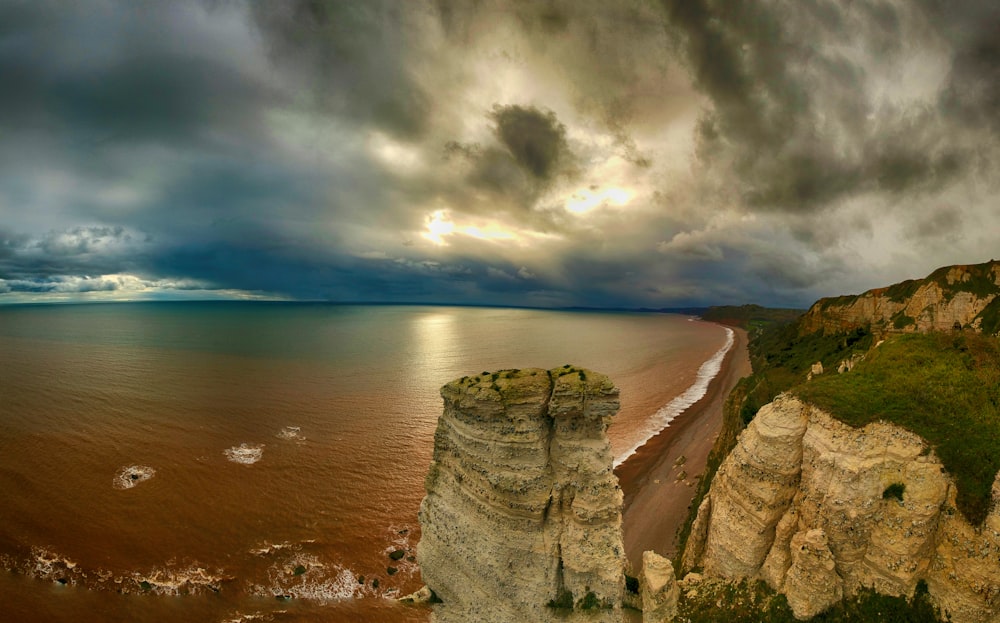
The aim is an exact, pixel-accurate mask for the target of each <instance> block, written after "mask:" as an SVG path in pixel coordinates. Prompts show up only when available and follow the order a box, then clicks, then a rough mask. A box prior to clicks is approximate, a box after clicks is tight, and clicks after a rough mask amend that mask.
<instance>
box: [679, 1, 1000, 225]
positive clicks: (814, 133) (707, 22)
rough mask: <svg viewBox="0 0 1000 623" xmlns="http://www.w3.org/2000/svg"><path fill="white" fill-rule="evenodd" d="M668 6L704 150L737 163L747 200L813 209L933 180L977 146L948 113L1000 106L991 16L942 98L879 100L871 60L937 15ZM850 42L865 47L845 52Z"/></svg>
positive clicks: (871, 9) (888, 65)
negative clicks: (699, 112) (698, 96)
mask: <svg viewBox="0 0 1000 623" xmlns="http://www.w3.org/2000/svg"><path fill="white" fill-rule="evenodd" d="M663 6H664V9H665V11H666V13H667V16H668V19H669V20H670V23H671V24H672V25H673V26H675V27H676V30H675V31H674V32H675V36H676V37H677V41H678V45H679V47H680V49H681V54H682V57H683V58H684V59H685V62H686V63H687V64H688V65H689V66H690V68H691V71H692V75H693V77H694V79H695V84H696V85H697V86H698V87H699V88H700V89H701V90H702V91H703V92H705V93H706V94H707V95H708V96H709V97H710V98H711V102H712V109H711V110H710V111H708V113H707V114H706V116H705V118H704V119H703V120H702V123H701V125H700V128H699V138H700V141H701V145H700V149H701V152H700V153H701V154H702V156H703V157H704V158H705V159H706V160H707V161H709V162H713V163H715V164H718V165H721V166H723V167H727V166H731V167H732V171H733V172H735V174H736V175H737V176H738V179H739V181H740V183H741V185H742V192H743V196H744V197H745V199H746V200H747V201H748V202H749V204H750V205H752V206H757V207H760V208H769V209H773V208H778V209H788V210H816V209H819V208H821V207H823V206H825V205H827V204H829V203H830V202H833V201H836V200H838V199H841V198H844V197H850V196H854V195H858V194H861V193H865V192H872V191H886V192H889V193H897V194H898V193H903V192H907V191H914V192H926V191H928V190H938V189H941V188H943V187H944V186H946V185H947V184H949V183H950V182H952V181H953V180H955V179H956V177H957V176H959V175H960V174H961V173H962V172H963V170H964V168H965V167H966V166H967V165H968V164H969V163H970V162H972V157H971V156H972V152H974V151H976V150H977V147H976V146H975V145H972V144H970V141H969V140H968V137H967V135H966V134H965V133H964V132H961V131H960V132H955V130H956V129H958V128H954V127H952V126H950V125H949V122H948V118H949V114H954V113H956V112H961V114H963V116H966V117H968V118H974V117H975V114H980V115H991V116H992V115H993V114H994V111H995V110H996V109H997V106H996V105H995V104H996V103H997V99H996V97H997V93H996V92H993V91H995V90H996V89H995V88H993V85H996V84H997V83H998V82H1000V81H998V80H997V74H996V71H997V70H996V67H997V65H996V63H991V60H992V58H993V54H994V52H995V51H996V47H995V46H996V43H995V40H996V37H995V36H994V35H995V26H996V22H995V21H993V22H992V25H991V23H990V21H987V22H986V23H983V24H980V25H979V26H978V27H977V28H976V29H975V32H976V34H975V35H974V36H973V40H974V41H976V42H977V43H974V44H972V45H970V46H969V48H968V49H967V50H964V51H960V52H959V53H958V54H956V55H955V57H954V59H953V62H954V65H953V67H952V70H951V79H950V82H951V84H952V85H955V86H952V87H951V88H949V90H948V91H946V93H945V97H944V100H943V101H942V102H940V103H935V102H933V100H932V101H931V102H930V103H928V102H926V101H920V100H917V101H913V102H912V103H903V104H901V105H896V104H892V103H889V102H891V101H893V100H897V101H898V100H899V99H900V98H896V97H892V94H891V93H890V94H889V95H890V98H889V100H888V101H887V102H885V103H878V102H876V101H873V99H872V94H871V89H872V88H873V87H872V81H875V80H877V79H878V78H877V76H878V75H880V72H883V73H886V72H887V73H889V74H892V73H893V72H895V73H896V74H898V73H902V72H903V71H904V67H905V66H906V63H907V61H908V58H907V55H908V54H912V53H913V49H912V48H918V49H919V48H921V47H922V46H924V45H933V37H934V36H935V33H934V32H933V29H934V28H935V26H936V25H935V24H934V23H933V22H932V20H933V19H935V17H932V16H929V15H927V14H926V13H923V12H920V11H919V10H917V9H915V8H914V7H913V6H912V5H908V4H902V3H893V2H887V1H879V0H873V1H870V2H865V1H859V2H852V3H830V2H822V1H820V0H816V1H812V2H801V3H741V4H739V5H738V6H732V5H731V4H725V5H722V4H720V3H716V2H711V1H709V0H694V1H688V0H683V1H681V0H664V2H663ZM950 10H951V5H949V11H950ZM957 12H958V13H959V14H962V13H963V12H962V11H961V10H959V11H957ZM940 17H943V18H945V19H946V22H945V24H948V23H950V22H954V21H955V17H953V16H944V15H941V16H940ZM942 28H946V26H943V27H942ZM921 39H926V44H925V42H924V41H922V40H921ZM904 43H905V44H906V45H907V46H909V47H907V48H904ZM851 47H853V48H854V50H855V51H864V52H867V54H864V56H860V57H859V56H858V55H857V54H851V53H850V51H851V50H850V48H851ZM931 79H932V78H929V79H928V80H931ZM915 82H916V84H915V86H916V87H917V88H920V87H921V86H927V87H928V88H930V87H931V86H933V85H921V84H919V81H918V80H915ZM959 84H961V85H962V87H958V86H957V85H959ZM972 85H976V86H975V87H972ZM984 85H989V86H984ZM887 86H888V85H887ZM907 86H909V85H907ZM969 87H972V88H969ZM958 93H962V95H961V96H959V95H957V94H958ZM903 101H904V102H905V100H903ZM935 104H936V105H935Z"/></svg>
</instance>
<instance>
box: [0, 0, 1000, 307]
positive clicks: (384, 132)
mask: <svg viewBox="0 0 1000 623" xmlns="http://www.w3.org/2000/svg"><path fill="white" fill-rule="evenodd" d="M998 29H1000V9H998V8H997V7H996V6H995V3H990V2H986V1H985V0H984V1H972V0H959V1H958V2H951V3H941V2H938V1H937V0H920V1H918V2H903V1H897V0H855V1H853V2H850V3H843V2H834V1H832V0H806V1H801V0H794V1H793V0H780V1H778V2H744V3H738V4H733V3H731V2H723V1H722V0H660V1H659V2H648V1H645V0H615V1H612V2H604V1H597V0H582V1H581V0H577V1H570V0H552V1H549V2H544V3H525V2H512V1H507V0H482V1H480V2H475V3H470V2H453V1H451V0H436V1H432V0H427V1H415V2H396V1H390V0H384V1H379V0H375V1H371V2H364V3H357V2H342V1H336V0H294V1H289V2H239V1H234V2H218V1H214V0H212V1H209V0H205V1H197V0H181V1H179V2H171V3H156V2H145V1H143V2H125V1H121V2H118V1H112V2H105V3H100V4H95V5H92V6H82V5H76V4H66V3H56V2H31V3H28V2H17V1H13V0H12V1H9V2H2V1H0V82H2V84H3V85H4V97H2V98H0V301H11V302H14V301H24V300H50V299H58V300H72V299H73V297H74V296H77V297H80V298H85V299H94V300H101V299H115V298H171V297H181V298H193V297H213V298H216V297H265V298H291V299H309V300H316V299H318V300H334V301H410V302H456V303H484V304H515V305H541V306H561V305H590V306H599V307H602V306H616V307H617V306H644V307H664V306H686V305H700V304H713V303H742V302H757V303H761V304H770V305H807V304H808V303H810V302H811V301H812V300H813V299H815V298H816V297H818V296H823V295H829V294H838V293H845V292H856V291H859V290H862V289H865V288H868V287H873V286H877V285H882V284H886V283H891V282H893V281H898V280H901V279H904V278H910V277H918V276H922V275H924V274H926V273H928V272H930V271H931V270H933V269H934V268H936V267H937V266H941V265H945V264H951V263H969V262H978V261H983V260H986V259H989V258H990V257H992V256H995V255H996V253H995V247H996V239H997V233H998V232H1000V205H998V199H997V197H998V196H1000V195H998V193H1000V178H998V175H997V173H996V172H997V170H998V167H997V165H998V163H1000V162H998V159H1000V70H998V67H1000V63H998V61H1000V42H998V40H997V37H996V33H997V32H998Z"/></svg>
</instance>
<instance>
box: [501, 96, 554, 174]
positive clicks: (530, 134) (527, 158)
mask: <svg viewBox="0 0 1000 623" xmlns="http://www.w3.org/2000/svg"><path fill="white" fill-rule="evenodd" d="M490 118H491V119H492V120H493V121H494V122H495V123H496V128H495V132H496V136H497V139H499V141H500V142H501V143H502V144H503V145H504V146H505V147H506V148H507V149H508V150H509V151H510V154H511V156H513V157H514V161H515V162H517V164H518V165H520V166H521V167H522V168H523V169H524V170H525V171H527V172H528V173H530V174H531V175H532V176H533V177H534V178H535V179H537V180H539V181H542V182H547V181H549V180H551V179H552V177H553V176H554V175H555V174H556V172H557V170H558V168H559V165H560V164H562V163H564V162H565V161H566V160H567V159H568V158H569V157H570V153H569V147H568V146H567V145H566V126H564V125H563V124H561V123H559V120H558V119H557V118H556V114H555V113H554V112H552V111H551V110H548V111H541V110H539V109H537V108H535V107H534V106H519V105H517V104H514V105H511V106H496V107H494V108H493V111H492V112H491V113H490Z"/></svg>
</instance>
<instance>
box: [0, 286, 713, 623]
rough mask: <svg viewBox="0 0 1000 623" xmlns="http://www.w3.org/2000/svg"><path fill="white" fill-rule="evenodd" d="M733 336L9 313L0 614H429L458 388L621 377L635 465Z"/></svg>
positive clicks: (635, 327) (295, 317) (438, 320)
mask: <svg viewBox="0 0 1000 623" xmlns="http://www.w3.org/2000/svg"><path fill="white" fill-rule="evenodd" d="M731 344H732V332H731V331H730V330H729V329H725V328H723V327H720V326H718V325H714V324H711V323H706V322H701V321H699V320H696V319H693V318H690V317H686V316H681V315H672V314H658V313H610V312H589V311H542V310H532V309H503V308H484V307H421V306H361V305H330V304H306V303H302V304H297V303H278V302H199V303H194V302H169V303H168V302H157V303H116V304H73V305H11V306H4V307H0V568H2V569H3V571H2V572H0V621H17V622H24V623H35V622H46V623H49V622H57V623H58V622H73V623H90V622H101V623H104V622H119V621H120V622H123V623H124V622H135V621H154V622H160V621H163V622H167V621H171V622H172V621H199V622H201V621H204V622H213V623H214V622H218V623H230V622H232V623H237V622H246V621H277V622H285V621H288V622H298V621H303V622H304V621H309V622H341V621H356V622H362V623H365V622H376V621H378V622H381V621H394V622H418V621H419V622H425V621H429V620H430V614H429V610H428V609H427V608H426V607H415V606H412V605H403V604H399V603H397V602H396V601H395V599H394V598H395V597H398V596H400V595H403V594H406V593H409V592H412V591H415V590H416V589H418V588H420V586H421V581H420V569H419V566H418V561H416V559H415V552H416V545H417V542H418V541H419V538H420V529H419V525H418V523H417V511H418V508H419V505H420V501H421V499H422V498H423V496H424V475H425V473H426V471H427V467H428V465H429V463H430V460H431V454H432V450H433V436H434V429H435V426H436V423H437V418H438V416H439V415H440V413H441V410H442V400H441V397H440V394H439V389H440V387H441V386H442V385H444V384H445V383H447V382H449V381H451V380H452V379H455V378H458V377H461V376H466V375H472V374H477V373H479V372H483V371H491V372H492V371H495V370H501V369H509V368H528V367H540V368H554V367H558V366H562V365H565V364H572V365H575V366H582V367H585V368H590V369H592V370H596V371H599V372H603V373H605V374H607V375H608V376H610V377H611V378H612V380H613V381H614V382H615V383H616V384H617V385H618V387H619V388H620V390H621V404H622V408H621V411H620V412H619V414H618V415H617V416H616V417H615V419H614V422H613V424H612V425H611V428H610V430H609V436H610V437H611V441H612V447H613V450H614V452H615V456H616V461H617V462H619V463H620V462H621V461H623V460H627V457H628V456H629V455H630V454H631V453H632V452H633V451H634V450H635V448H637V447H638V446H640V445H641V444H642V443H643V442H644V441H645V440H646V439H648V438H649V437H650V436H652V435H654V434H656V433H657V432H658V431H660V430H661V429H662V428H663V427H664V426H666V425H667V424H668V423H669V421H670V419H671V418H673V417H674V416H676V415H677V414H678V413H680V412H682V411H683V409H684V408H685V407H687V406H689V405H690V404H692V403H693V402H695V401H696V400H697V399H698V398H700V397H701V395H703V394H704V393H705V390H706V388H707V385H708V381H709V380H711V378H712V377H713V376H714V375H715V374H716V373H717V372H718V370H719V366H720V364H721V361H722V358H723V356H724V353H725V351H726V350H727V349H728V348H729V347H730V346H731Z"/></svg>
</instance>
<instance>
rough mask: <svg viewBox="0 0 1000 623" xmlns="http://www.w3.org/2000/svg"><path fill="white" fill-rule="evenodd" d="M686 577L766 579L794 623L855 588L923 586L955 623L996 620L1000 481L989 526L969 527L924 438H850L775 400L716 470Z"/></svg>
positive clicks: (833, 423) (878, 433) (892, 591)
mask: <svg viewBox="0 0 1000 623" xmlns="http://www.w3.org/2000/svg"><path fill="white" fill-rule="evenodd" d="M684 566H685V569H690V568H694V567H702V568H703V569H704V571H705V573H706V574H707V575H709V576H717V577H723V578H729V579H738V578H760V579H763V580H764V581H766V582H767V583H768V584H770V585H771V586H772V587H773V588H775V589H776V590H778V591H780V592H783V593H784V594H785V595H786V596H787V598H788V602H789V605H790V606H791V607H792V609H793V612H794V613H795V615H796V616H797V617H800V618H808V617H810V616H812V615H814V614H816V613H818V612H820V611H822V610H823V609H825V608H826V607H828V606H829V605H831V604H832V603H834V602H835V601H837V600H839V599H840V598H841V596H842V595H843V596H848V595H852V594H855V593H856V592H857V591H858V590H859V589H861V588H862V587H873V588H875V589H876V590H877V591H879V592H881V593H884V594H888V595H906V596H912V595H913V594H914V591H915V590H916V588H917V584H918V583H919V582H920V581H921V580H923V581H924V582H926V584H927V586H928V588H929V592H930V595H931V598H932V599H933V600H934V602H935V603H936V604H937V605H938V606H940V607H941V608H942V609H943V610H944V611H946V612H947V613H949V614H950V615H951V617H952V620H954V621H956V622H957V623H964V622H973V621H995V620H1000V475H998V476H997V481H996V482H995V483H994V488H993V505H992V510H991V512H990V514H989V515H988V516H987V518H986V520H985V522H984V523H983V525H982V526H978V527H977V526H971V525H969V524H968V523H967V522H966V521H965V519H964V518H963V517H962V516H961V515H960V514H959V513H958V512H957V511H956V508H955V485H954V483H953V482H952V481H951V479H950V477H949V476H948V475H947V474H946V473H945V472H944V468H943V466H942V464H941V462H940V461H939V460H938V459H937V458H936V457H935V456H934V454H933V452H931V450H930V449H929V448H928V446H927V444H926V443H925V442H924V441H923V440H922V439H921V438H920V437H918V436H917V435H914V434H913V433H910V432H908V431H905V430H903V429H902V428H899V427H897V426H894V425H891V424H887V423H884V422H877V423H874V424H870V425H868V426H865V427H864V428H860V429H855V428H851V427H850V426H847V425H846V424H843V423H841V422H839V421H837V420H835V419H834V418H832V417H831V416H829V415H828V414H826V413H824V412H823V411H821V410H819V409H816V408H814V407H811V406H810V405H808V404H805V403H803V402H801V401H799V400H798V399H796V398H792V397H789V396H779V397H778V398H777V399H776V400H775V401H774V402H773V403H771V404H769V405H766V406H765V407H763V408H762V409H761V410H760V412H759V413H758V415H757V417H756V418H755V419H754V420H753V421H751V423H750V424H749V426H747V428H746V430H745V431H743V433H742V434H741V435H740V438H739V442H738V445H737V447H736V449H735V450H734V451H733V452H731V453H730V455H729V456H728V457H727V458H726V460H725V461H724V462H723V464H722V466H721V467H720V469H719V472H718V474H717V475H716V477H715V479H714V480H713V482H712V486H711V489H710V491H709V494H708V496H707V497H706V499H705V500H704V501H703V502H702V504H701V506H700V507H699V510H698V516H697V518H696V520H695V524H694V528H693V529H692V533H691V537H690V539H689V541H688V545H687V549H686V550H685V555H684Z"/></svg>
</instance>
